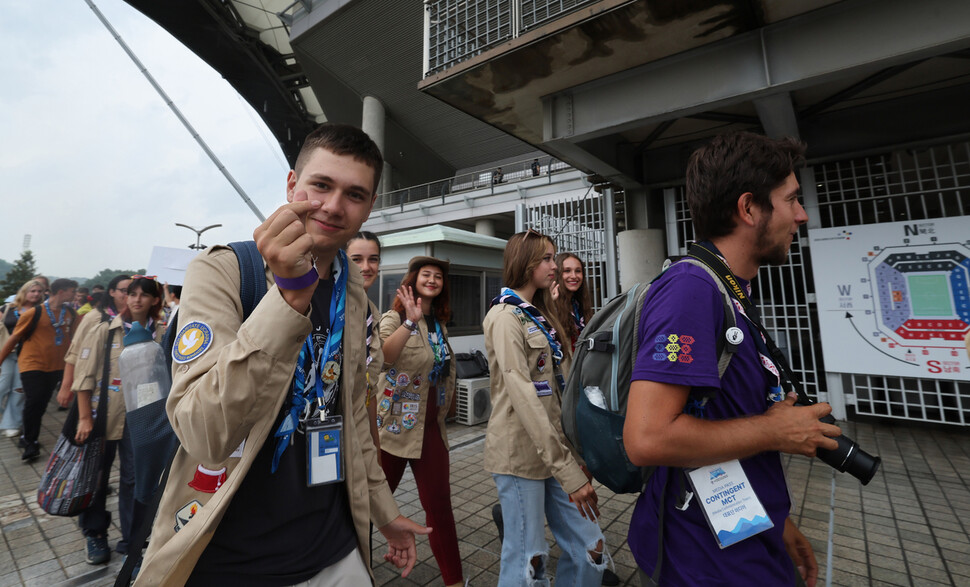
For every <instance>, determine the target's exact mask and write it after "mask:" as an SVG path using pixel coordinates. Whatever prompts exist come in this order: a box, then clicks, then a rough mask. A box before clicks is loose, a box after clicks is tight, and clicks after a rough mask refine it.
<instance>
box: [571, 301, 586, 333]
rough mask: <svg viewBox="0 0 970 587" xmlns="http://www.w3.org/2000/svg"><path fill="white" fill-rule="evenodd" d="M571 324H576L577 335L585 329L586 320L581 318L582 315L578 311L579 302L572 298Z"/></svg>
mask: <svg viewBox="0 0 970 587" xmlns="http://www.w3.org/2000/svg"><path fill="white" fill-rule="evenodd" d="M573 322H575V323H576V332H577V334H578V333H580V332H582V331H583V329H584V328H586V320H585V319H584V318H583V313H582V312H581V311H580V309H579V302H577V301H576V299H575V298H573Z"/></svg>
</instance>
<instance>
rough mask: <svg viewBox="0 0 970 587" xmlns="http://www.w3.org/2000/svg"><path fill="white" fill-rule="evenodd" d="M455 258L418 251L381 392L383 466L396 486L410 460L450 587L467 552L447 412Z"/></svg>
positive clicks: (392, 333)
mask: <svg viewBox="0 0 970 587" xmlns="http://www.w3.org/2000/svg"><path fill="white" fill-rule="evenodd" d="M448 265H449V263H448V261H443V260H441V259H435V258H434V257H415V258H413V259H411V261H410V262H409V263H408V272H407V274H406V275H405V276H404V280H403V281H402V282H401V287H399V288H398V290H397V298H396V299H395V300H394V305H393V307H392V309H391V310H389V311H388V312H386V313H384V315H383V316H382V317H381V340H382V346H383V351H384V372H383V373H381V375H382V377H383V378H384V380H383V382H382V383H383V384H384V390H383V392H381V393H380V394H379V395H378V397H377V427H378V429H379V430H380V436H381V466H382V467H383V468H384V475H385V476H386V477H387V483H388V485H389V486H390V488H391V491H392V492H393V491H394V490H395V489H397V486H398V483H400V481H401V476H402V475H403V474H404V468H405V467H406V466H407V465H408V464H409V463H410V465H411V471H412V472H413V473H414V480H415V482H416V483H417V486H418V496H419V497H420V499H421V506H422V507H423V508H424V511H425V515H426V516H427V519H426V521H425V524H426V525H427V526H428V527H430V528H434V532H432V533H431V534H430V535H429V536H428V542H429V543H430V545H431V552H432V553H433V554H434V557H435V560H436V561H437V563H438V569H439V570H440V571H441V576H442V579H443V580H444V583H445V585H461V584H462V582H463V579H462V569H461V555H460V554H459V553H458V535H457V532H456V530H455V517H454V513H453V512H452V508H451V486H450V482H449V470H450V464H449V460H448V437H447V433H446V431H445V416H446V415H447V414H448V410H449V408H450V406H451V402H452V400H453V399H454V395H455V363H454V361H452V360H451V358H452V352H451V349H450V347H449V345H448V338H447V337H448V330H447V328H445V323H446V322H447V321H448V319H449V317H450V314H451V309H450V306H449V298H448Z"/></svg>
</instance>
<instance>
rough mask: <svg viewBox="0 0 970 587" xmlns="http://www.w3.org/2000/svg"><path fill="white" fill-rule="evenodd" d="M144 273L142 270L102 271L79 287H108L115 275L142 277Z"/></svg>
mask: <svg viewBox="0 0 970 587" xmlns="http://www.w3.org/2000/svg"><path fill="white" fill-rule="evenodd" d="M144 273H145V270H144V269H102V270H101V272H100V273H98V274H97V275H95V276H94V277H92V278H91V279H88V280H87V281H85V282H84V283H82V284H81V285H83V286H84V287H88V288H90V287H91V286H92V285H103V286H105V287H108V282H110V281H111V280H112V279H114V278H115V276H116V275H142V274H144Z"/></svg>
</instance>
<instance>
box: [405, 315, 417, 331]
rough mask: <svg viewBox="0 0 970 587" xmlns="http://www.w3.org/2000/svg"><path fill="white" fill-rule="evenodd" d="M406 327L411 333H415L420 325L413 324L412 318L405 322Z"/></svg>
mask: <svg viewBox="0 0 970 587" xmlns="http://www.w3.org/2000/svg"><path fill="white" fill-rule="evenodd" d="M404 327H405V328H407V329H408V330H410V331H411V332H414V331H415V330H417V329H418V325H417V324H415V323H414V322H411V319H410V318H408V319H407V320H405V321H404Z"/></svg>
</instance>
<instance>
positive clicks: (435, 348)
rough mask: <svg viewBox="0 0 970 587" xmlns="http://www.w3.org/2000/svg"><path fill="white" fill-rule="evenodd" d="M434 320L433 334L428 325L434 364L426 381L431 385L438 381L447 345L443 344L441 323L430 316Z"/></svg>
mask: <svg viewBox="0 0 970 587" xmlns="http://www.w3.org/2000/svg"><path fill="white" fill-rule="evenodd" d="M431 321H432V322H434V334H433V335H432V333H431V326H430V325H429V326H428V344H429V345H431V352H432V353H434V366H433V367H432V368H431V373H430V374H429V375H428V382H429V383H431V384H432V385H434V384H436V383H438V377H440V376H441V370H442V369H443V368H444V366H445V360H446V359H447V358H448V347H447V346H446V345H445V335H444V334H442V332H441V324H439V323H438V320H436V319H435V318H434V317H432V318H431Z"/></svg>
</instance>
